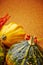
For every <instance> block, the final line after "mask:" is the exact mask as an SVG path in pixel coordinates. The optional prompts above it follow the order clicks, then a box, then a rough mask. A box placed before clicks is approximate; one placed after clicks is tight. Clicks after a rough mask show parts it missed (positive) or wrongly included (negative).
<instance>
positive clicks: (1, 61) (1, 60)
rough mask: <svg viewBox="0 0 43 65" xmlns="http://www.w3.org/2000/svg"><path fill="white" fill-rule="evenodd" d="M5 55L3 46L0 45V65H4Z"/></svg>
mask: <svg viewBox="0 0 43 65" xmlns="http://www.w3.org/2000/svg"><path fill="white" fill-rule="evenodd" d="M4 55H5V53H4V47H3V44H1V43H0V65H4V58H5V56H4Z"/></svg>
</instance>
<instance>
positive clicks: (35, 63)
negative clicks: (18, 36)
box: [6, 37, 43, 65]
mask: <svg viewBox="0 0 43 65" xmlns="http://www.w3.org/2000/svg"><path fill="white" fill-rule="evenodd" d="M6 62H7V65H43V54H42V53H41V52H40V50H39V48H38V47H37V45H36V44H35V43H34V41H33V37H32V38H31V39H30V40H29V41H27V40H24V41H21V42H19V44H14V45H12V46H11V48H10V49H9V51H8V53H7V56H6Z"/></svg>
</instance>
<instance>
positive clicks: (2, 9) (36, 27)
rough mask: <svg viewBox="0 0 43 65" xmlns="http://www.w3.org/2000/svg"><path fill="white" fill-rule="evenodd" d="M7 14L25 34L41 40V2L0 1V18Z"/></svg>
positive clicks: (42, 13)
mask: <svg viewBox="0 0 43 65" xmlns="http://www.w3.org/2000/svg"><path fill="white" fill-rule="evenodd" d="M6 13H9V15H11V18H10V19H9V21H8V22H13V21H14V22H16V23H17V24H20V25H22V26H23V27H24V30H25V31H26V33H28V34H31V35H35V36H37V37H39V38H40V37H42V38H43V0H0V17H2V16H3V15H5V14H6Z"/></svg>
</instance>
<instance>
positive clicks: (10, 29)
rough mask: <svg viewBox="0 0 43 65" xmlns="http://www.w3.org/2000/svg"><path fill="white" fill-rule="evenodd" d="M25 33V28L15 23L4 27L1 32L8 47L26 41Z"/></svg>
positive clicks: (2, 38) (2, 39)
mask: <svg viewBox="0 0 43 65" xmlns="http://www.w3.org/2000/svg"><path fill="white" fill-rule="evenodd" d="M24 36H25V32H24V30H23V27H22V26H20V25H17V24H16V23H14V22H10V23H9V24H7V25H4V26H3V27H2V30H1V35H0V37H1V41H2V42H3V43H4V44H5V45H6V46H8V47H10V46H11V45H12V44H13V43H15V42H18V41H21V40H23V39H24Z"/></svg>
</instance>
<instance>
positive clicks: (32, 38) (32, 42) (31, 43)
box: [28, 36, 34, 45]
mask: <svg viewBox="0 0 43 65" xmlns="http://www.w3.org/2000/svg"><path fill="white" fill-rule="evenodd" d="M28 43H29V44H30V45H34V37H33V36H31V37H30V40H28Z"/></svg>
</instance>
